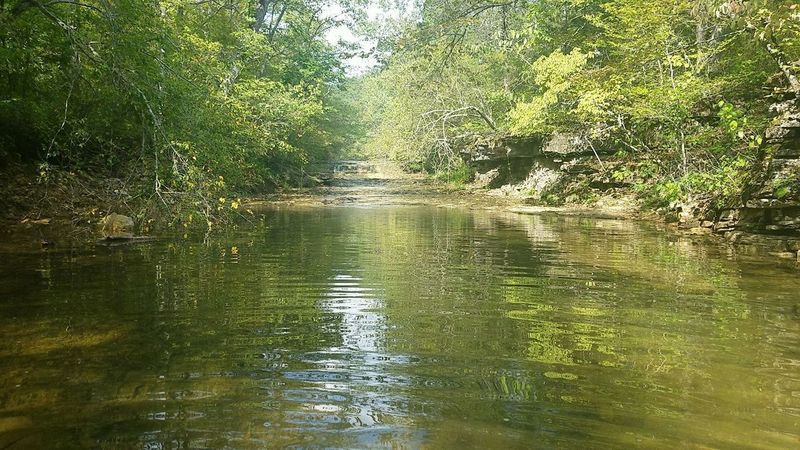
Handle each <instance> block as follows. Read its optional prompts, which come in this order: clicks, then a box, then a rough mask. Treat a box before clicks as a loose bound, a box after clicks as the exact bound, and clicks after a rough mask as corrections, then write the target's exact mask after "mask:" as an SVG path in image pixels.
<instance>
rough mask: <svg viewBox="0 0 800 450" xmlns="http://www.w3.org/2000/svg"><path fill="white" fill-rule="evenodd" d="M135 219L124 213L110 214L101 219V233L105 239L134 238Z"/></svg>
mask: <svg viewBox="0 0 800 450" xmlns="http://www.w3.org/2000/svg"><path fill="white" fill-rule="evenodd" d="M133 226H134V224H133V219H131V218H130V217H128V216H123V215H122V214H109V215H107V216H106V217H104V218H103V220H101V221H100V234H101V235H102V236H103V238H105V239H132V238H133Z"/></svg>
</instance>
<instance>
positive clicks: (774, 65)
mask: <svg viewBox="0 0 800 450" xmlns="http://www.w3.org/2000/svg"><path fill="white" fill-rule="evenodd" d="M795 3H796V2H791V1H778V2H773V1H767V0H754V1H746V2H745V1H740V0H733V1H730V2H716V1H712V0H700V1H696V2H687V1H685V0H658V1H656V0H541V1H536V2H518V3H513V4H510V5H508V4H495V3H480V4H479V6H476V7H475V8H474V9H469V8H467V11H469V12H467V13H465V9H464V8H460V7H459V6H458V5H457V4H455V3H453V2H443V1H439V0H428V1H423V2H422V8H421V11H422V13H421V15H420V16H419V17H417V18H416V19H417V20H418V21H419V22H418V23H414V24H408V25H407V26H406V27H405V28H403V29H401V30H399V31H398V32H397V35H398V36H399V38H397V39H396V40H395V41H394V44H393V46H391V49H392V53H391V55H390V56H389V57H388V58H387V60H386V62H385V64H384V66H383V67H381V68H380V69H379V70H377V71H376V72H375V73H372V74H369V75H368V76H366V77H365V78H364V79H363V80H362V83H363V86H364V88H365V89H364V93H365V94H364V99H363V102H362V103H361V104H362V111H363V113H364V116H365V118H366V120H367V121H372V122H371V125H370V126H368V127H367V128H368V129H369V130H370V133H368V134H367V135H366V136H365V138H364V140H363V145H364V148H365V149H368V153H370V154H373V155H381V156H389V157H390V158H393V159H396V160H399V161H401V162H404V163H406V164H407V165H409V166H422V167H425V168H426V169H431V170H441V169H442V168H444V167H448V166H449V165H451V164H453V162H454V161H457V160H458V159H459V157H460V155H459V151H460V150H461V149H464V148H465V147H469V146H470V145H471V144H472V143H474V142H476V141H478V140H479V139H478V137H479V136H484V135H487V134H501V135H543V137H545V140H546V137H547V135H550V134H552V133H560V134H566V135H572V136H576V137H578V138H582V139H583V140H585V141H587V142H590V143H593V144H594V146H595V147H596V148H603V149H618V150H619V152H618V155H617V156H618V158H620V159H622V160H624V161H625V162H627V163H628V165H627V166H626V167H627V168H625V169H620V170H617V171H615V172H614V173H610V174H609V176H610V177H611V179H612V180H614V181H616V182H629V181H634V182H635V183H637V185H638V191H639V192H640V193H641V195H642V196H643V197H644V198H645V199H646V200H647V201H649V202H651V203H653V204H657V205H662V206H664V205H669V204H671V203H675V202H678V201H685V200H688V199H690V198H691V199H693V200H697V199H698V198H699V199H700V201H701V202H702V203H703V204H704V205H705V206H707V207H710V208H711V207H719V206H720V205H729V204H734V203H736V202H737V201H738V194H739V191H740V190H741V189H742V187H743V185H744V180H746V179H747V177H748V171H749V170H750V167H751V166H752V165H753V163H754V162H756V159H757V158H758V157H759V156H758V149H759V148H760V147H761V146H762V144H763V139H764V138H763V136H764V130H765V128H766V126H767V124H768V121H769V117H770V116H769V110H768V108H769V104H770V102H771V101H773V100H770V99H766V98H765V97H764V95H763V92H764V88H765V87H768V88H769V89H770V90H772V91H773V92H777V93H778V94H780V93H781V92H787V91H788V92H792V91H793V92H794V93H796V94H797V95H798V98H800V83H798V81H797V71H798V67H797V63H796V62H797V61H799V60H800V38H798V36H800V10H799V9H798V6H797V5H796V4H795ZM412 22H413V20H412ZM485 117H488V118H490V119H491V120H490V121H489V120H486V119H485ZM785 191H786V189H779V191H778V193H779V194H784V195H788V194H787V193H785ZM551 195H553V196H554V197H553V198H551V199H549V201H550V202H551V203H559V202H561V201H564V200H565V199H564V198H561V197H564V196H563V195H559V194H558V193H553V194H551ZM545 197H546V195H545Z"/></svg>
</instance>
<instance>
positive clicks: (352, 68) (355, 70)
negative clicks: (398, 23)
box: [323, 0, 413, 75]
mask: <svg viewBox="0 0 800 450" xmlns="http://www.w3.org/2000/svg"><path fill="white" fill-rule="evenodd" d="M387 3H388V2H386V1H383V2H381V1H380V0H370V2H369V5H368V6H367V17H368V18H369V20H370V21H373V22H376V23H378V24H379V25H382V24H384V23H386V22H387V21H391V20H396V19H399V18H400V17H401V15H402V14H403V13H402V11H401V10H400V9H399V8H397V7H395V6H388V5H387ZM397 3H401V4H402V3H405V5H406V7H409V6H411V5H412V4H413V0H401V1H399V2H397ZM340 15H342V8H341V7H340V6H339V5H338V4H331V5H328V6H326V7H325V10H324V12H323V17H337V16H340ZM325 38H326V39H327V40H328V42H330V43H331V44H334V45H335V44H336V43H338V42H339V41H340V40H342V41H344V42H348V43H356V44H358V45H359V46H360V48H361V50H363V51H364V52H365V53H368V52H370V51H371V50H373V49H374V48H375V44H376V43H375V42H374V41H371V40H368V39H365V38H364V37H363V36H356V35H355V34H354V33H353V30H351V29H350V28H349V27H347V26H345V25H340V26H338V27H335V28H331V29H330V30H328V32H327V33H326V34H325ZM377 64H378V61H377V60H376V59H375V58H374V57H372V56H370V57H367V58H363V57H360V56H356V57H353V58H350V59H348V60H345V65H346V67H347V73H348V74H350V75H358V74H362V73H364V72H367V71H368V70H370V69H372V68H373V67H375V66H376V65H377Z"/></svg>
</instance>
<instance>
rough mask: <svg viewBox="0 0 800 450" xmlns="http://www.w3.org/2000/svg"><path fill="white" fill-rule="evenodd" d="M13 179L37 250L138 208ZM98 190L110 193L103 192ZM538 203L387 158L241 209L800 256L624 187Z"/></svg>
mask: <svg viewBox="0 0 800 450" xmlns="http://www.w3.org/2000/svg"><path fill="white" fill-rule="evenodd" d="M14 181H15V182H16V183H17V184H16V188H15V190H8V187H7V188H6V189H7V192H6V195H5V199H6V202H9V201H14V202H15V204H16V206H12V207H9V208H6V209H5V215H4V217H3V220H4V225H3V227H2V234H3V241H5V242H6V245H12V246H22V247H28V248H31V249H36V248H43V247H48V246H50V245H59V244H60V245H64V244H68V243H90V242H93V241H94V240H95V239H96V238H97V226H98V223H99V222H100V220H102V218H103V217H105V216H106V215H107V214H109V213H111V212H118V213H122V214H130V215H133V213H132V211H134V208H133V207H132V206H131V205H132V204H134V203H133V201H132V199H131V197H130V196H129V195H128V194H127V193H126V192H125V191H124V190H122V191H121V190H120V189H119V188H116V189H113V185H115V184H120V183H122V182H121V181H120V180H106V181H104V182H103V183H105V185H107V186H105V187H98V186H90V185H89V183H95V184H97V183H99V181H97V180H91V179H88V178H87V177H81V176H79V175H75V174H73V175H64V176H63V178H62V179H60V183H50V184H48V185H42V184H39V183H35V182H34V181H32V180H30V179H27V180H23V179H21V178H20V179H16V180H14ZM8 186H12V185H11V184H10V185H8ZM77 187H80V189H78V188H77ZM92 189H94V191H92ZM92 192H94V193H92ZM97 192H105V193H106V194H105V195H103V196H101V195H98V194H97ZM90 193H92V194H91V195H90ZM126 195H127V196H128V197H127V199H126V198H125V196H126ZM126 200H127V201H126ZM536 203H538V202H537V200H535V199H532V198H531V197H530V196H526V195H524V193H523V190H522V189H521V188H520V187H519V186H517V187H513V186H508V185H506V186H500V187H498V188H494V189H492V188H488V187H486V186H485V185H481V184H479V183H472V184H466V185H456V184H451V183H447V182H442V181H437V180H435V179H433V178H431V177H428V176H425V175H422V174H408V173H404V172H402V171H399V170H396V169H394V168H391V167H390V166H386V165H382V166H379V167H378V169H377V170H375V171H371V172H368V173H339V174H336V175H335V176H333V177H331V178H328V179H326V181H325V182H324V183H323V184H320V185H318V186H315V187H311V188H296V189H286V190H284V191H282V192H278V193H274V194H266V195H262V196H257V197H251V198H244V199H242V200H241V205H240V206H239V213H241V214H242V215H243V216H244V217H246V218H251V217H258V216H259V215H261V214H262V213H264V212H265V211H268V210H274V209H286V208H321V207H356V208H375V207H412V206H429V207H437V208H462V209H472V210H489V211H498V212H511V213H515V214H523V215H558V216H569V217H582V218H589V219H615V220H637V221H638V220H643V221H651V222H656V223H660V224H662V226H663V229H664V230H666V231H668V232H671V233H676V234H681V235H684V236H689V237H691V238H692V239H696V240H699V241H708V242H712V241H714V242H717V243H724V244H725V245H728V246H730V248H731V251H735V252H740V253H742V254H746V255H750V256H765V257H777V258H781V259H784V260H786V259H791V260H797V261H800V255H799V254H798V253H799V252H800V238H793V237H791V236H775V235H764V234H758V233H748V232H745V231H741V230H732V229H727V230H722V231H721V232H717V231H716V230H715V227H716V226H717V223H716V222H711V221H701V220H697V219H696V218H692V217H688V218H687V219H686V220H683V221H681V219H680V217H666V216H665V215H663V214H658V213H657V212H655V211H652V210H650V209H647V208H646V207H643V206H642V204H641V202H639V201H638V200H637V199H636V197H635V196H633V195H632V194H630V193H626V192H625V191H624V190H616V191H614V192H612V193H609V194H608V195H601V196H597V197H596V198H594V200H593V202H592V204H580V203H574V204H566V205H562V206H546V205H541V204H536ZM26 206H28V208H27V209H26ZM248 220H249V219H248ZM154 222H155V218H153V217H146V218H142V216H141V215H139V216H137V228H136V231H137V232H138V233H145V232H146V233H150V232H152V231H155V234H157V235H166V236H184V235H185V233H186V232H187V227H184V226H180V227H178V228H175V227H174V226H173V227H169V226H162V227H161V228H160V229H159V228H157V226H153V225H154ZM235 223H236V221H235V220H234V221H233V222H232V224H231V225H230V226H236V225H235ZM150 226H153V228H154V229H151V228H150Z"/></svg>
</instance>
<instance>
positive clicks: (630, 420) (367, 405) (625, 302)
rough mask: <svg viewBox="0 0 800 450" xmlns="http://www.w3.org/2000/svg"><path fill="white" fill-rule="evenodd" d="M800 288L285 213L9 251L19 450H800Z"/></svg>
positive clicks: (563, 222) (756, 263) (426, 214)
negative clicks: (130, 240)
mask: <svg viewBox="0 0 800 450" xmlns="http://www.w3.org/2000/svg"><path fill="white" fill-rule="evenodd" d="M799 288H800V277H798V271H797V269H796V268H795V267H793V265H792V264H786V265H780V264H778V263H776V261H775V260H773V259H763V260H762V259H758V258H750V259H745V258H742V257H736V256H732V255H729V254H728V250H727V249H726V248H724V247H720V246H718V245H717V244H713V243H702V242H695V241H691V240H688V239H686V238H679V237H677V236H674V235H671V234H669V233H665V232H661V231H658V230H656V229H655V228H654V227H653V226H651V225H646V224H638V223H634V222H623V221H613V220H592V219H579V218H566V217H558V216H523V215H515V214H507V213H500V212H491V211H468V210H463V209H444V208H426V207H373V208H356V207H344V208H308V209H285V210H274V211H267V212H266V213H265V216H264V222H263V224H261V225H255V226H248V227H245V228H242V229H240V230H238V231H234V232H231V233H228V234H226V235H224V236H216V237H213V238H212V239H211V241H210V242H206V243H204V242H202V239H201V238H198V239H192V238H189V239H186V240H175V239H162V240H159V241H157V242H151V243H145V244H139V245H135V246H127V247H115V248H105V247H93V246H79V247H75V248H62V247H56V248H54V249H52V250H48V251H39V250H36V251H33V250H30V251H22V250H19V249H17V250H13V249H12V248H10V247H3V248H0V333H2V341H0V448H12V449H13V448H63V447H84V448H225V447H227V448H263V447H349V448H353V447H358V448H363V447H379V446H380V447H384V446H386V447H397V448H419V447H428V448H469V447H472V448H504V449H505V448H530V447H537V448H542V447H545V448H551V447H559V448H574V447H582V448H630V447H645V448H650V447H659V448H674V447H690V448H698V447H700V448H797V447H798V446H800V289H799Z"/></svg>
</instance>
